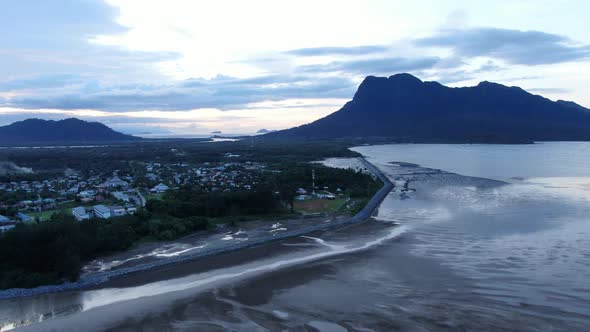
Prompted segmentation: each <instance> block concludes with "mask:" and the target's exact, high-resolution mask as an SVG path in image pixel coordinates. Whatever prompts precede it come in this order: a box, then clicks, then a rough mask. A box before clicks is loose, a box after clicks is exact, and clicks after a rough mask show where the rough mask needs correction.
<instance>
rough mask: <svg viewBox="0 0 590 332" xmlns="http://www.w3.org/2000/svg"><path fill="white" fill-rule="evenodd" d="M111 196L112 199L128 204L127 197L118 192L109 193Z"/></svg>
mask: <svg viewBox="0 0 590 332" xmlns="http://www.w3.org/2000/svg"><path fill="white" fill-rule="evenodd" d="M111 195H113V197H114V198H116V199H118V200H120V201H123V202H129V195H127V194H125V193H122V192H120V191H115V192H113V193H111Z"/></svg>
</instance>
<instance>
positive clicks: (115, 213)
mask: <svg viewBox="0 0 590 332" xmlns="http://www.w3.org/2000/svg"><path fill="white" fill-rule="evenodd" d="M126 214H127V210H125V208H124V207H122V206H113V207H112V208H111V216H112V217H121V216H124V215H126Z"/></svg>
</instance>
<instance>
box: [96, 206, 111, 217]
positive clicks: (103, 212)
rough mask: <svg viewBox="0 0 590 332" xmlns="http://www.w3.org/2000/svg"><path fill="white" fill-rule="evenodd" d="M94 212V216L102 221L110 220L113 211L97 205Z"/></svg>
mask: <svg viewBox="0 0 590 332" xmlns="http://www.w3.org/2000/svg"><path fill="white" fill-rule="evenodd" d="M92 211H93V212H94V215H95V216H96V217H97V218H101V219H109V218H110V217H111V216H112V215H111V209H109V208H108V207H106V206H104V205H102V204H101V205H95V206H94V209H93V210H92Z"/></svg>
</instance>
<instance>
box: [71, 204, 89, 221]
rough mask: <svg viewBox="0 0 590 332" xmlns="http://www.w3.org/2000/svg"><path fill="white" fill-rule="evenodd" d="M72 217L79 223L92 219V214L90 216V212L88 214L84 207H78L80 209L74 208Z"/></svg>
mask: <svg viewBox="0 0 590 332" xmlns="http://www.w3.org/2000/svg"><path fill="white" fill-rule="evenodd" d="M72 215H73V216H74V218H76V220H78V221H82V220H86V219H90V214H88V212H86V209H85V208H84V207H83V206H78V207H75V208H73V209H72Z"/></svg>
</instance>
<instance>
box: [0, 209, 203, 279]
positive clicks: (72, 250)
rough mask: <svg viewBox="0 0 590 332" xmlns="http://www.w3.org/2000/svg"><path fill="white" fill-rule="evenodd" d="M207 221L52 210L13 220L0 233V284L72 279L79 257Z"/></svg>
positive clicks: (200, 225)
mask: <svg viewBox="0 0 590 332" xmlns="http://www.w3.org/2000/svg"><path fill="white" fill-rule="evenodd" d="M208 226H209V223H208V221H207V219H204V218H199V217H189V218H184V219H179V218H174V217H163V218H152V216H151V215H150V214H149V213H146V212H140V213H138V214H137V215H135V216H125V217H120V218H113V219H108V220H102V219H101V220H99V219H90V220H84V221H81V222H78V221H76V220H74V218H73V217H72V216H70V215H67V214H65V213H58V214H54V215H53V216H52V218H51V219H50V220H49V221H46V222H42V223H38V224H36V223H33V224H30V225H26V224H18V225H17V227H15V228H14V229H12V230H10V231H8V232H6V233H5V234H4V235H3V236H2V237H0V255H1V260H0V288H2V289H5V288H14V287H35V286H39V285H43V284H50V283H59V282H61V281H63V280H76V279H77V278H78V276H79V273H80V268H81V264H82V262H84V261H87V260H90V259H93V258H95V257H98V256H100V255H104V254H107V253H111V252H116V251H121V250H125V249H128V248H129V247H131V246H132V245H133V244H134V243H135V242H136V241H139V240H140V239H142V238H144V237H151V238H155V239H159V240H172V239H174V238H177V237H179V236H182V235H186V234H188V233H190V232H194V231H196V230H203V229H206V228H207V227H208Z"/></svg>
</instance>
